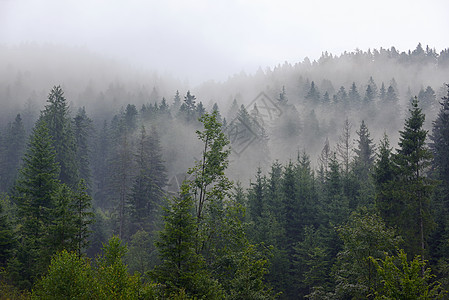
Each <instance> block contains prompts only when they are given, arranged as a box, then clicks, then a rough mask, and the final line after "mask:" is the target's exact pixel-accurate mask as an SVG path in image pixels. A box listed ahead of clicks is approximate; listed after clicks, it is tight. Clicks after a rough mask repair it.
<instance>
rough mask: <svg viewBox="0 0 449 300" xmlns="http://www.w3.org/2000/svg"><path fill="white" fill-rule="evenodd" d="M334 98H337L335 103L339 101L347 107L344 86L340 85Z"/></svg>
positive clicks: (346, 95)
mask: <svg viewBox="0 0 449 300" xmlns="http://www.w3.org/2000/svg"><path fill="white" fill-rule="evenodd" d="M336 100H337V103H339V104H340V105H342V106H343V107H347V105H348V93H346V89H345V87H344V86H341V87H340V89H339V90H338V92H337V97H336Z"/></svg>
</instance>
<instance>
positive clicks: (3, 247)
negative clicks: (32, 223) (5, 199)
mask: <svg viewBox="0 0 449 300" xmlns="http://www.w3.org/2000/svg"><path fill="white" fill-rule="evenodd" d="M15 246H16V240H15V234H14V232H13V229H12V226H11V224H10V223H9V220H8V216H7V215H5V214H4V211H3V205H2V203H1V202H0V268H3V267H5V266H6V263H7V261H8V259H9V258H10V257H11V256H12V251H13V249H14V247H15Z"/></svg>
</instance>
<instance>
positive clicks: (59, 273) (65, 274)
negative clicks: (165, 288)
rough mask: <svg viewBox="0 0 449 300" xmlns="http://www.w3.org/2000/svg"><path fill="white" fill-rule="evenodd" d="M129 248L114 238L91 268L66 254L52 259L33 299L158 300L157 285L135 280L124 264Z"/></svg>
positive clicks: (139, 279)
mask: <svg viewBox="0 0 449 300" xmlns="http://www.w3.org/2000/svg"><path fill="white" fill-rule="evenodd" d="M126 251H127V249H126V246H124V245H123V244H122V242H121V241H120V240H119V239H118V238H117V237H113V238H111V239H110V240H109V242H108V244H106V245H104V248H103V254H102V255H101V256H100V257H98V259H97V260H96V265H95V266H94V267H92V266H91V264H90V262H89V260H88V259H85V258H82V257H79V255H78V254H77V253H75V252H67V251H66V250H63V251H62V252H59V253H58V254H56V255H55V256H54V257H53V258H52V262H51V264H50V267H49V270H48V273H47V274H46V275H45V276H44V277H42V278H41V279H40V280H39V281H38V282H37V283H36V285H35V286H34V288H33V293H32V297H31V298H32V299H104V300H108V299H156V288H155V286H154V285H150V284H144V283H142V281H141V278H140V276H139V275H138V274H136V275H133V276H131V275H130V274H129V273H128V271H127V267H126V265H125V264H124V263H123V262H122V258H123V256H124V255H125V253H126Z"/></svg>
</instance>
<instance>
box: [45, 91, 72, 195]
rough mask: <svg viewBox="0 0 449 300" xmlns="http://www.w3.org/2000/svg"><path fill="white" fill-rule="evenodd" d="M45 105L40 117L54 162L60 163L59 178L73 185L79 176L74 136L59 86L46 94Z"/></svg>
mask: <svg viewBox="0 0 449 300" xmlns="http://www.w3.org/2000/svg"><path fill="white" fill-rule="evenodd" d="M47 103H48V104H47V105H46V106H45V109H44V111H42V113H41V116H40V119H41V120H43V121H45V122H46V124H47V126H48V129H49V134H50V136H51V137H52V145H53V147H54V149H55V151H56V162H57V163H58V164H59V165H60V168H61V172H60V174H59V179H60V180H61V182H62V183H65V184H67V185H68V186H69V187H75V186H76V184H77V183H78V178H79V166H78V165H77V162H76V145H75V142H76V141H75V136H74V132H73V129H72V121H71V118H70V114H69V107H68V104H67V100H66V99H65V97H64V92H63V91H62V88H61V87H60V86H55V87H53V89H52V90H51V92H50V94H49V95H48V99H47Z"/></svg>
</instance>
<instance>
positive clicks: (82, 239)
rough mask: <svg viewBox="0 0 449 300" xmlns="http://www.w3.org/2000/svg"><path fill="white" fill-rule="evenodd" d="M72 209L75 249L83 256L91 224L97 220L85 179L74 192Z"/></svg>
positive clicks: (87, 244)
mask: <svg viewBox="0 0 449 300" xmlns="http://www.w3.org/2000/svg"><path fill="white" fill-rule="evenodd" d="M70 209H71V213H72V214H73V226H74V235H73V238H72V239H73V245H74V250H75V252H76V253H77V254H78V256H79V257H81V255H82V253H83V251H85V250H86V249H87V247H88V246H89V243H90V242H89V236H90V234H91V230H90V226H91V224H93V223H94V220H95V214H94V213H93V212H92V198H91V197H90V196H89V194H88V193H87V186H86V184H85V182H84V180H83V179H81V180H80V182H79V183H78V186H77V189H76V191H75V192H74V193H73V198H72V201H71V203H70Z"/></svg>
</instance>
